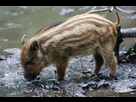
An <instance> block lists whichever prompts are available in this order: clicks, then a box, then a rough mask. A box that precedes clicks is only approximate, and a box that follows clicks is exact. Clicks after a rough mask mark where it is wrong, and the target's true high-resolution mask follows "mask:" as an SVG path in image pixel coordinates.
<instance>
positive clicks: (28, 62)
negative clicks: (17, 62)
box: [26, 58, 34, 65]
mask: <svg viewBox="0 0 136 102" xmlns="http://www.w3.org/2000/svg"><path fill="white" fill-rule="evenodd" d="M33 62H34V58H32V59H30V60H29V61H27V62H26V64H27V65H31V64H33Z"/></svg>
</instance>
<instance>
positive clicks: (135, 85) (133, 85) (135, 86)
mask: <svg viewBox="0 0 136 102" xmlns="http://www.w3.org/2000/svg"><path fill="white" fill-rule="evenodd" d="M128 88H131V89H136V84H130V85H128Z"/></svg>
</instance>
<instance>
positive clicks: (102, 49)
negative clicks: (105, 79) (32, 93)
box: [21, 13, 120, 80]
mask: <svg viewBox="0 0 136 102" xmlns="http://www.w3.org/2000/svg"><path fill="white" fill-rule="evenodd" d="M116 16H117V22H116V23H112V22H111V21H109V20H107V19H105V18H104V17H102V16H101V15H98V14H81V15H77V16H74V17H71V18H69V19H66V20H63V21H60V22H57V23H55V24H54V25H51V26H49V27H47V28H44V29H42V30H41V31H39V32H38V34H36V35H35V36H34V37H33V38H31V39H30V40H29V41H28V40H27V37H26V35H24V36H23V38H22V44H23V46H22V52H21V63H22V66H23V68H24V77H25V78H26V79H28V80H31V79H34V78H35V77H36V75H38V74H39V73H40V71H41V70H42V69H43V68H45V67H47V66H48V65H50V64H51V63H54V64H55V65H56V67H57V74H58V80H64V76H65V69H66V68H67V65H68V60H69V58H70V57H75V56H85V55H89V54H93V56H94V59H95V67H94V69H93V72H92V74H95V75H96V74H98V72H99V71H100V68H101V67H102V65H103V63H104V61H106V62H107V64H108V66H109V68H110V71H109V73H110V75H111V76H116V68H117V60H116V58H115V56H114V55H113V49H114V46H115V44H116V40H117V36H118V34H117V25H118V24H119V23H120V19H119V16H118V14H117V13H116Z"/></svg>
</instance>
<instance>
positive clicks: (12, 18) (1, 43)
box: [0, 6, 136, 97]
mask: <svg viewBox="0 0 136 102" xmlns="http://www.w3.org/2000/svg"><path fill="white" fill-rule="evenodd" d="M90 8H91V7H88V6H84V7H82V6H77V7H74V6H72V7H70V6H67V7H64V6H62V7H59V6H57V7H56V6H51V7H49V6H42V7H41V6H31V7H29V6H18V7H16V6H8V7H3V6H2V7H0V16H1V18H0V23H1V25H0V35H1V36H0V55H1V54H3V53H5V51H6V53H14V54H13V55H12V54H9V55H8V58H7V60H4V61H0V96H14V97H17V96H23V97H25V96H27V97H32V96H33V97H40V96H42V97H44V96H45V97H50V96H53V97H55V96H56V97H59V96H75V97H77V96H80V97H84V96H90V97H91V96H93V97H95V96H96V97H97V96H102V97H105V96H112V97H118V96H125V97H126V96H130V97H134V96H136V93H135V90H132V89H130V88H128V86H129V85H130V84H132V85H133V84H135V78H131V76H135V73H134V72H135V67H136V66H135V65H131V64H126V65H120V66H119V68H118V77H119V80H118V81H117V82H109V81H106V82H108V83H109V85H111V83H113V85H115V88H114V89H112V88H109V89H108V88H106V89H105V88H104V89H98V90H92V88H89V89H87V90H82V87H79V86H80V84H83V83H84V82H88V81H90V75H91V74H90V72H91V71H92V69H93V67H94V62H90V61H92V59H93V58H92V56H87V57H83V58H82V59H81V60H82V63H81V61H80V59H79V58H73V59H71V60H70V61H69V66H68V69H67V71H66V76H65V80H66V81H64V82H57V80H56V79H57V75H56V68H55V66H54V65H51V66H49V67H48V68H46V69H44V70H43V71H42V72H41V74H40V78H41V79H40V80H35V82H27V81H26V80H25V79H24V77H23V70H22V66H21V64H20V51H21V38H22V36H23V35H24V34H26V35H27V36H28V37H29V38H30V37H32V36H34V35H35V34H36V33H37V32H38V31H39V30H40V29H41V28H43V27H45V26H48V25H50V24H51V23H54V22H57V21H60V20H63V19H65V18H68V17H71V16H74V15H77V14H81V13H85V12H87V11H88V10H89V9H90ZM122 8H125V9H127V8H128V9H132V10H135V9H136V7H122ZM100 14H101V15H103V14H104V13H100ZM119 15H120V18H121V25H122V28H131V27H135V24H136V17H135V15H133V14H131V15H130V14H122V13H119ZM106 18H108V19H110V20H111V21H113V22H115V21H116V18H115V15H114V13H112V14H111V13H109V14H108V15H107V16H106ZM124 40H125V41H124V42H123V43H122V46H133V44H134V43H135V41H136V39H135V38H133V39H124ZM8 48H14V49H8ZM15 48H20V49H15ZM4 49H6V50H5V51H3V50H4ZM120 53H121V52H120ZM86 71H87V73H88V74H84V73H85V72H86ZM101 73H102V74H103V75H106V76H108V69H106V66H104V68H102V71H101ZM128 73H129V74H128ZM129 77H130V79H128V78H129ZM103 81H104V82H105V80H104V79H102V81H100V82H98V84H100V85H103ZM58 83H59V85H58ZM122 85H123V87H122ZM133 91H134V92H133Z"/></svg>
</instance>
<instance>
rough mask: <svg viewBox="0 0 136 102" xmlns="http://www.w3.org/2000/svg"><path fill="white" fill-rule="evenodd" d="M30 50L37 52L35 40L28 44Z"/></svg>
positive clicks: (37, 46) (37, 47)
mask: <svg viewBox="0 0 136 102" xmlns="http://www.w3.org/2000/svg"><path fill="white" fill-rule="evenodd" d="M30 50H31V51H32V52H34V53H37V52H38V50H39V45H38V42H37V41H33V42H32V43H31V45H30Z"/></svg>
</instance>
